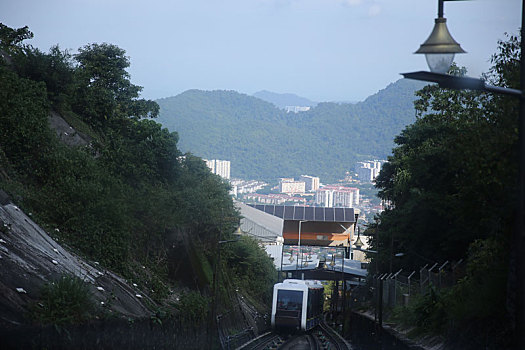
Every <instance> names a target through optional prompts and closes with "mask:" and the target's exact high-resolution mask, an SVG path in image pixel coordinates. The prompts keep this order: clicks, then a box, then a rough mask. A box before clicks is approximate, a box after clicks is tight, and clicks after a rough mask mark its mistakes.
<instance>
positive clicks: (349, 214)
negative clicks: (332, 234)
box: [344, 208, 355, 221]
mask: <svg viewBox="0 0 525 350" xmlns="http://www.w3.org/2000/svg"><path fill="white" fill-rule="evenodd" d="M344 209H345V221H354V220H355V218H354V209H353V208H344Z"/></svg>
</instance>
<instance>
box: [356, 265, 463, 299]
mask: <svg viewBox="0 0 525 350" xmlns="http://www.w3.org/2000/svg"><path fill="white" fill-rule="evenodd" d="M464 275H465V264H464V262H463V260H460V261H458V262H449V261H445V262H443V263H434V264H432V265H430V264H427V265H425V266H422V267H421V268H420V269H419V271H417V270H414V271H408V272H405V271H403V270H402V269H401V270H399V271H396V272H391V273H383V274H379V275H374V276H372V278H370V279H369V281H368V284H367V286H366V287H365V288H367V289H368V290H369V291H370V292H371V293H369V294H370V296H369V297H372V298H373V300H379V299H380V298H381V300H382V305H381V306H382V307H390V308H393V307H395V306H398V305H403V306H407V305H408V304H409V303H410V301H411V300H412V299H413V298H414V297H415V296H417V295H420V294H425V293H427V292H428V291H429V288H430V287H431V286H432V288H434V289H435V290H440V289H442V288H449V287H452V286H453V285H454V284H455V283H456V282H457V281H458V280H459V279H460V278H461V277H463V276H464ZM356 292H357V291H356ZM358 293H361V294H362V292H358Z"/></svg>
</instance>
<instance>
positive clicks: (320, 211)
mask: <svg viewBox="0 0 525 350" xmlns="http://www.w3.org/2000/svg"><path fill="white" fill-rule="evenodd" d="M314 218H315V221H324V208H320V207H316V208H315V210H314Z"/></svg>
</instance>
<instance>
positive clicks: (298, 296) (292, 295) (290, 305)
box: [277, 289, 303, 310]
mask: <svg viewBox="0 0 525 350" xmlns="http://www.w3.org/2000/svg"><path fill="white" fill-rule="evenodd" d="M302 305H303V292H302V291H300V290H285V289H281V290H279V291H278V292H277V309H281V310H301V308H302Z"/></svg>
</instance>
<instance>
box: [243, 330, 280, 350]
mask: <svg viewBox="0 0 525 350" xmlns="http://www.w3.org/2000/svg"><path fill="white" fill-rule="evenodd" d="M283 343H284V340H283V338H281V336H280V335H279V334H276V333H273V332H268V333H264V334H262V335H260V336H258V337H257V338H255V339H252V340H251V341H249V342H248V343H246V344H243V345H242V346H240V347H238V348H237V350H264V349H279V348H280V346H281V345H282V344H283Z"/></svg>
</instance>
